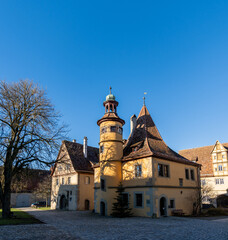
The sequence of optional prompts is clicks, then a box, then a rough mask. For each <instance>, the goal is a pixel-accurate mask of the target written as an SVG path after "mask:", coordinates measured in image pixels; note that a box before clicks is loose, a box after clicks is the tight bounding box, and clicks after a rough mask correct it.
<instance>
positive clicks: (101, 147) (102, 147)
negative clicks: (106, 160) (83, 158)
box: [100, 145, 104, 153]
mask: <svg viewBox="0 0 228 240" xmlns="http://www.w3.org/2000/svg"><path fill="white" fill-rule="evenodd" d="M103 152H104V146H103V145H101V146H100V153H103Z"/></svg>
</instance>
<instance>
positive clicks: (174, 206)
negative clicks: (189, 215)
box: [168, 198, 176, 209]
mask: <svg viewBox="0 0 228 240" xmlns="http://www.w3.org/2000/svg"><path fill="white" fill-rule="evenodd" d="M171 201H173V206H171ZM168 208H172V209H175V208H176V204H175V199H174V198H170V199H169V207H168Z"/></svg>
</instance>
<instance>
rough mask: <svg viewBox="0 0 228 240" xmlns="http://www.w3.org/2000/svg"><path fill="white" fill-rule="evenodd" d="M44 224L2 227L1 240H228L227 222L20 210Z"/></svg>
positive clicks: (225, 220)
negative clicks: (111, 216) (112, 216)
mask: <svg viewBox="0 0 228 240" xmlns="http://www.w3.org/2000/svg"><path fill="white" fill-rule="evenodd" d="M22 210H24V211H26V212H28V213H30V214H32V215H33V216H35V217H36V218H38V219H40V220H41V221H43V222H45V224H33V225H19V226H1V227H0V239H1V240H3V239H7V240H8V239H12V240H13V239H23V240H26V239H32V240H35V239H41V240H45V239H55V240H57V239H66V240H68V239H69V240H70V239H91V240H95V239H96V240H102V239H118V240H122V239H123V240H124V239H140V240H146V239H156V240H157V239H159V240H160V239H165V240H166V239H168V240H175V239H178V240H182V239H184V240H187V239H194V240H198V239H202V240H203V239H207V240H208V239H213V240H217V239H219V240H223V239H224V240H228V218H227V217H225V218H218V219H208V220H200V219H193V218H177V217H167V218H161V219H151V218H140V217H132V218H128V219H117V218H109V217H101V216H98V215H94V214H92V213H90V212H75V211H39V210H36V209H31V208H24V209H22Z"/></svg>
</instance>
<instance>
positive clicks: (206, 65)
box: [0, 0, 228, 151]
mask: <svg viewBox="0 0 228 240" xmlns="http://www.w3.org/2000/svg"><path fill="white" fill-rule="evenodd" d="M19 79H31V80H33V81H34V82H37V83H39V84H40V85H41V86H42V87H44V88H45V89H46V90H47V92H48V96H49V98H51V100H52V102H53V104H54V105H55V106H56V109H57V110H58V111H60V112H61V114H62V116H63V117H62V121H64V122H65V123H67V124H68V125H69V129H70V132H69V138H70V139H76V140H77V142H80V143H82V141H83V137H84V136H87V137H88V144H89V145H92V146H96V147H98V142H99V127H98V126H97V125H96V122H97V120H98V119H99V118H101V117H102V116H103V114H104V108H103V105H102V104H103V101H104V100H105V96H106V95H107V94H108V92H109V86H110V85H111V86H112V88H113V94H114V95H115V96H116V99H117V100H118V101H119V107H118V113H119V116H120V117H121V118H123V119H124V120H125V121H126V125H125V126H124V138H127V137H128V135H129V131H130V130H129V128H130V127H129V119H130V117H131V116H132V115H133V114H136V115H138V114H139V111H140V109H141V107H142V105H143V100H142V97H143V93H144V92H147V96H146V105H147V108H148V110H149V112H150V114H151V116H152V118H153V120H154V122H155V124H156V125H157V127H158V130H159V131H160V133H161V135H162V137H163V139H164V141H165V142H166V143H167V145H168V146H170V147H171V148H173V149H174V150H176V151H178V150H180V149H185V148H193V147H200V146H205V145H212V144H214V143H215V141H216V140H220V142H228V124H227V122H228V111H227V106H228V105H227V92H228V1H227V0H224V1H221V0H216V1H214V0H213V1H212V0H205V1H203V0H197V1H195V0H189V1H187V0H186V1H183V0H180V1H176V0H173V1H170V0H168V1H162V0H161V1H158V0H157V1H153V0H150V1H134V0H128V1H124V0H121V1H118V0H115V1H111V0H109V1H107V0H104V1H99V0H97V1H92V0H91V1H87V0H83V1H77V0H72V1H70V0H61V1H59V0H55V1H54V0H53V1H47V0H32V1H31V0H27V1H26V0H15V1H12V0H7V1H3V0H0V80H5V81H7V82H11V81H18V80H19Z"/></svg>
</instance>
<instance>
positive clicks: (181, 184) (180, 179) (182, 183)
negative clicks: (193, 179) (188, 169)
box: [179, 178, 184, 187]
mask: <svg viewBox="0 0 228 240" xmlns="http://www.w3.org/2000/svg"><path fill="white" fill-rule="evenodd" d="M183 185H184V180H183V178H179V186H180V187H183Z"/></svg>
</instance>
